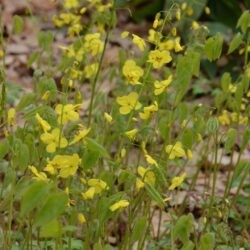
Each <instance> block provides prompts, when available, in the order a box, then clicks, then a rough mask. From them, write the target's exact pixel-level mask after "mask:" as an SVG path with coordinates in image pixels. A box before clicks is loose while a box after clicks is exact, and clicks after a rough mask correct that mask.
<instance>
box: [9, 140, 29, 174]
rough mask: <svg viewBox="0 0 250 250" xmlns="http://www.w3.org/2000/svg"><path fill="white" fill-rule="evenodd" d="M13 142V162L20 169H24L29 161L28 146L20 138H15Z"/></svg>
mask: <svg viewBox="0 0 250 250" xmlns="http://www.w3.org/2000/svg"><path fill="white" fill-rule="evenodd" d="M13 144H14V145H13V150H14V152H15V155H14V157H13V163H14V164H15V166H17V167H19V168H20V169H21V170H24V169H26V167H27V166H28V164H29V161H30V152H29V147H28V146H27V145H26V144H25V143H23V142H22V140H21V139H15V140H14V142H13Z"/></svg>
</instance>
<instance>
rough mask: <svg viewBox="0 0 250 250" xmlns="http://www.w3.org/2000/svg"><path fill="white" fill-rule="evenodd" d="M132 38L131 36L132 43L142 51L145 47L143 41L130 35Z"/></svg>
mask: <svg viewBox="0 0 250 250" xmlns="http://www.w3.org/2000/svg"><path fill="white" fill-rule="evenodd" d="M132 36H133V43H134V44H136V45H137V46H138V47H139V49H140V50H141V51H144V50H145V47H146V43H145V41H144V40H143V39H142V38H141V37H139V36H137V35H135V34H132Z"/></svg>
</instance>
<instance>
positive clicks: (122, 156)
mask: <svg viewBox="0 0 250 250" xmlns="http://www.w3.org/2000/svg"><path fill="white" fill-rule="evenodd" d="M125 155H126V149H125V148H122V150H121V158H124V157H125Z"/></svg>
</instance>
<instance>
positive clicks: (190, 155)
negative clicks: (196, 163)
mask: <svg viewBox="0 0 250 250" xmlns="http://www.w3.org/2000/svg"><path fill="white" fill-rule="evenodd" d="M187 158H188V159H189V160H191V159H192V158H193V153H192V151H191V150H190V149H188V150H187Z"/></svg>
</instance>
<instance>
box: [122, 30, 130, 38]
mask: <svg viewBox="0 0 250 250" xmlns="http://www.w3.org/2000/svg"><path fill="white" fill-rule="evenodd" d="M128 35H129V32H128V31H123V32H122V33H121V38H123V39H124V38H126V37H128Z"/></svg>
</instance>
